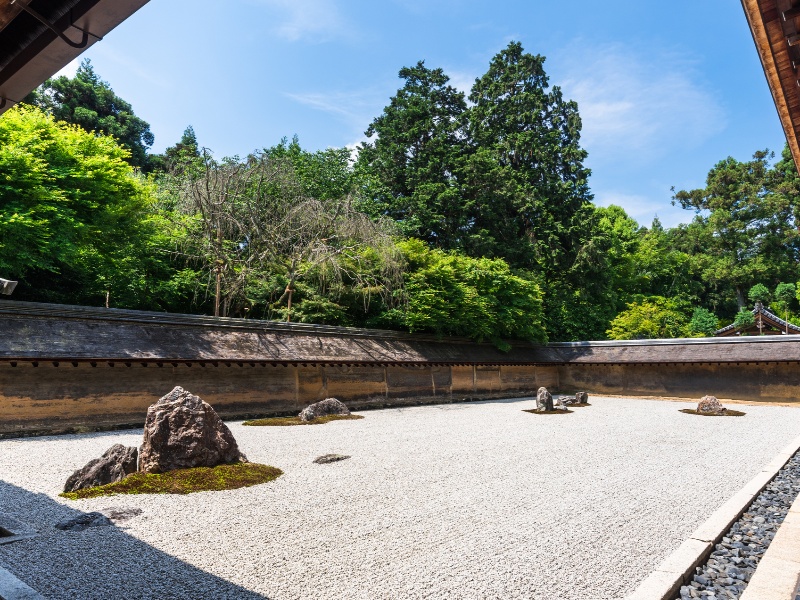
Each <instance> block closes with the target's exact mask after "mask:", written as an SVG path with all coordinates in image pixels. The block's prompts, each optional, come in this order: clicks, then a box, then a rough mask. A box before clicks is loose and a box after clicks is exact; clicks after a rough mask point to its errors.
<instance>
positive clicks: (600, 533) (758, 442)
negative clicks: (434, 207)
mask: <svg viewBox="0 0 800 600" xmlns="http://www.w3.org/2000/svg"><path fill="white" fill-rule="evenodd" d="M590 402H591V403H592V406H589V407H585V408H577V409H575V410H574V412H573V413H572V414H567V415H533V414H530V413H526V412H522V411H523V409H530V408H533V407H534V405H535V402H534V401H533V400H531V399H524V400H508V401H493V402H476V403H465V404H451V405H440V406H425V407H412V408H398V409H386V410H376V411H365V412H363V413H361V414H363V415H365V417H366V418H365V419H363V420H358V421H336V422H332V423H328V424H326V425H320V426H307V427H244V426H242V425H241V424H240V423H232V424H230V426H231V429H232V431H233V433H234V435H235V436H236V438H237V440H238V441H239V445H240V447H241V448H242V450H243V451H244V452H245V454H246V455H247V456H248V457H249V458H250V460H252V461H255V462H261V463H266V464H270V465H273V466H276V467H279V468H280V469H282V470H283V471H284V472H285V474H284V475H283V476H282V477H280V478H279V479H277V480H276V481H273V482H271V483H268V484H264V485H260V486H255V487H252V488H246V489H240V490H232V491H226V492H213V493H198V494H190V495H187V496H116V497H111V498H98V499H93V500H82V501H69V500H65V499H62V498H59V497H58V492H60V491H61V487H62V486H63V484H64V481H65V480H66V478H67V477H68V476H69V475H70V473H72V471H73V470H74V469H77V468H78V467H81V466H82V465H84V464H85V463H86V462H88V461H89V460H90V459H92V458H95V457H97V456H99V455H100V454H101V453H102V452H103V451H104V450H106V449H107V448H108V447H109V446H111V445H112V444H114V443H118V442H119V443H122V444H126V445H136V444H138V443H139V442H140V439H141V431H140V430H139V431H135V430H134V431H125V432H113V433H98V434H89V435H70V436H59V437H48V438H30V439H20V440H4V441H0V480H2V481H0V512H2V513H4V514H5V515H7V516H11V517H13V518H16V519H17V520H19V521H22V522H24V523H26V524H28V525H30V526H33V527H34V528H36V529H37V530H39V532H40V534H39V536H38V537H36V538H34V539H31V540H25V541H19V542H15V543H11V544H6V545H0V566H2V567H4V568H6V569H8V570H10V571H11V572H13V573H14V574H15V575H17V576H18V577H19V578H21V579H22V580H23V581H25V582H26V583H28V584H29V585H31V586H32V587H34V588H35V589H37V590H39V591H40V592H41V593H42V594H43V595H45V596H47V597H50V598H86V599H88V598H126V599H132V598H160V599H161V598H163V599H166V598H270V599H275V600H282V599H288V598H342V599H348V600H350V599H359V598H363V599H370V600H372V599H375V598H398V599H401V598H402V599H405V598H458V599H462V598H475V599H478V598H481V599H483V598H498V599H499V598H502V599H510V598H529V599H535V598H538V599H547V600H550V599H553V600H555V599H559V600H570V599H575V600H586V599H593V600H600V599H603V598H621V597H623V596H624V595H625V594H626V593H627V592H629V591H631V590H632V589H634V588H635V587H636V585H637V584H638V583H639V582H640V581H641V580H642V579H644V578H645V577H646V576H647V574H648V573H649V572H650V571H651V570H652V569H654V568H655V567H656V566H657V565H658V564H659V563H660V562H661V560H662V559H663V558H664V557H665V556H667V555H668V554H669V553H670V552H671V551H672V550H674V549H675V548H676V547H677V546H678V545H679V544H680V543H681V541H682V540H683V539H685V538H686V537H687V536H688V535H689V534H690V533H691V532H692V531H693V530H694V529H695V528H696V527H697V526H698V525H699V524H700V523H702V522H703V521H704V520H705V519H706V518H708V516H709V515H711V513H712V512H714V510H715V509H716V508H718V507H719V506H720V505H721V504H722V503H723V502H724V501H725V500H727V499H728V498H729V497H730V496H732V495H733V494H734V493H735V492H736V491H738V490H739V489H740V488H741V487H742V486H743V485H744V484H745V483H746V482H747V481H748V480H749V479H750V478H752V477H753V476H754V475H755V474H756V472H758V471H759V470H760V469H761V467H762V466H763V465H764V464H766V463H767V462H769V460H770V459H771V458H772V456H773V455H775V454H776V453H777V452H779V451H780V450H781V449H782V448H783V447H784V446H785V445H786V444H787V443H788V442H789V441H791V440H792V439H794V438H795V437H797V436H798V435H799V434H800V412H798V410H797V409H794V408H786V407H770V406H744V407H742V406H737V407H736V408H741V409H742V410H745V411H746V412H747V415H746V416H745V417H740V418H733V417H731V418H704V417H697V416H693V415H686V414H682V413H680V412H678V409H680V408H686V407H689V406H691V405H689V404H685V403H675V402H665V401H654V400H636V399H620V398H601V397H593V398H590ZM329 453H339V454H345V455H349V456H351V458H350V459H348V460H344V461H341V462H336V463H331V464H314V463H313V460H314V459H315V458H316V457H318V456H320V455H323V454H329ZM108 508H118V509H141V511H142V513H141V514H140V515H134V516H132V517H130V518H128V519H127V520H120V521H117V523H116V526H113V527H99V528H93V529H87V530H85V531H83V532H71V531H60V530H57V529H55V528H54V527H53V525H54V524H55V523H56V522H58V521H61V520H64V519H66V518H69V517H71V516H74V515H75V514H77V513H78V512H79V511H86V512H88V511H93V510H103V509H108Z"/></svg>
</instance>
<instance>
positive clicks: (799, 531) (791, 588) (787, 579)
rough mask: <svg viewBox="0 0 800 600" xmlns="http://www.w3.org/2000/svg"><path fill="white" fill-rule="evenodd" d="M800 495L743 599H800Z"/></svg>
mask: <svg viewBox="0 0 800 600" xmlns="http://www.w3.org/2000/svg"><path fill="white" fill-rule="evenodd" d="M799 583H800V495H798V497H797V498H795V501H794V502H793V503H792V506H791V508H789V512H788V513H787V514H786V518H785V519H784V521H783V523H781V526H780V528H779V529H778V531H777V532H776V534H775V538H774V539H773V540H772V543H770V545H769V547H768V548H767V551H766V552H765V553H764V556H762V557H761V560H760V561H759V563H758V568H757V569H756V572H755V573H754V574H753V576H752V577H751V579H750V583H748V584H747V587H746V588H745V590H744V592H743V593H742V595H741V598H740V600H773V599H774V600H795V599H796V598H798V599H800V591H798V589H797V588H798V584H799Z"/></svg>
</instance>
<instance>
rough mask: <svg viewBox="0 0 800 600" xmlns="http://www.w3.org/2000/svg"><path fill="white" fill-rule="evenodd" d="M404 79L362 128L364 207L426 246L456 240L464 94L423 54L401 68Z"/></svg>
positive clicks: (447, 245) (453, 244)
mask: <svg viewBox="0 0 800 600" xmlns="http://www.w3.org/2000/svg"><path fill="white" fill-rule="evenodd" d="M399 76H400V77H401V78H402V79H405V85H404V86H403V87H402V88H401V89H400V90H398V92H397V94H396V95H395V96H394V97H392V99H391V101H390V103H389V106H387V107H386V108H384V109H383V114H382V115H381V116H379V117H378V118H376V119H375V120H374V121H373V122H372V124H371V125H370V126H369V128H368V129H367V132H366V135H367V136H368V137H374V136H377V139H376V140H375V141H374V142H372V143H366V144H364V145H363V146H362V147H361V149H360V152H359V161H358V162H359V165H358V166H357V171H358V172H360V173H362V174H366V177H367V179H371V180H373V181H374V185H373V186H372V189H371V190H370V193H371V196H372V197H371V198H370V199H369V202H370V203H371V204H372V205H373V208H372V210H371V211H370V212H373V213H375V214H383V215H386V216H389V217H391V218H393V219H394V220H395V221H397V222H398V223H399V224H400V226H401V229H402V231H403V232H404V233H406V234H408V235H412V236H414V237H417V238H419V239H422V240H424V241H426V242H428V243H429V244H430V245H431V246H435V247H439V248H444V249H453V248H459V247H460V245H461V244H460V234H461V230H462V228H463V227H464V224H465V219H464V211H463V206H462V199H461V196H460V191H459V188H458V181H457V172H458V169H459V161H460V159H461V155H462V153H463V149H464V146H465V141H464V139H463V134H462V131H461V129H460V120H461V118H462V117H463V115H464V111H465V110H466V102H465V100H464V94H463V93H461V92H459V91H458V90H456V89H455V88H454V87H452V86H450V85H448V81H449V78H448V77H447V75H445V74H444V72H443V71H442V70H441V69H429V68H427V67H426V66H425V63H424V62H423V61H420V62H418V63H417V64H416V66H414V67H406V68H403V69H401V70H400V74H399Z"/></svg>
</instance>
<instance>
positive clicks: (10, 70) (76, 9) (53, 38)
mask: <svg viewBox="0 0 800 600" xmlns="http://www.w3.org/2000/svg"><path fill="white" fill-rule="evenodd" d="M147 1H148V0H15V2H14V3H13V4H12V0H0V114H2V113H3V112H5V111H6V110H8V109H9V108H10V107H11V106H13V105H14V104H16V103H17V102H19V101H21V100H22V99H23V98H24V97H25V96H27V95H28V94H29V93H30V92H31V91H33V90H34V89H35V88H36V87H37V86H39V85H40V84H42V83H43V82H44V81H45V80H46V79H48V78H49V77H52V76H53V75H54V74H55V73H57V72H58V71H59V70H61V69H62V68H63V67H65V66H66V65H67V64H69V63H70V62H71V61H72V60H74V59H75V58H77V57H78V56H80V55H81V54H82V53H83V52H84V51H85V50H86V49H88V48H89V47H91V46H92V45H93V44H95V43H96V42H97V41H99V40H101V39H102V38H103V37H104V36H105V35H106V34H108V32H110V31H111V30H112V29H114V28H115V27H116V26H117V25H119V24H120V23H122V21H124V20H125V19H127V18H128V17H129V16H131V15H132V14H133V13H134V12H136V11H137V10H138V9H139V8H141V7H142V6H144V5H145V4H146V3H147ZM24 7H28V8H29V9H30V10H32V11H33V12H34V13H36V15H38V16H39V17H41V18H42V20H44V23H43V22H42V21H41V20H40V19H39V18H37V17H36V16H34V15H33V14H31V13H29V12H27V11H26V10H25V8H24Z"/></svg>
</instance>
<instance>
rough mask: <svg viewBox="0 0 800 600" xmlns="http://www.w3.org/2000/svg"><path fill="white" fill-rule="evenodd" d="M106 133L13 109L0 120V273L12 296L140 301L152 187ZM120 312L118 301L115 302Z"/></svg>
mask: <svg viewBox="0 0 800 600" xmlns="http://www.w3.org/2000/svg"><path fill="white" fill-rule="evenodd" d="M128 156H129V153H128V151H127V150H126V149H124V148H122V147H120V146H119V145H118V144H117V142H116V141H115V140H113V139H112V138H110V137H108V136H104V135H94V134H90V133H87V132H86V131H84V130H83V129H81V128H79V127H77V126H75V125H69V124H66V123H63V122H57V121H56V120H55V119H54V118H53V117H52V116H49V115H47V114H45V113H44V112H42V111H41V110H39V109H37V108H34V107H26V106H18V107H15V108H14V109H12V110H10V111H8V112H6V113H5V114H4V115H3V118H2V119H0V271H2V272H3V273H5V274H6V276H7V277H10V278H19V279H20V286H19V287H18V289H17V292H16V294H17V295H18V297H20V298H22V299H26V298H38V299H42V300H50V301H69V302H80V303H87V304H94V305H98V304H99V303H100V302H101V301H102V299H103V298H104V296H105V292H106V291H110V292H111V294H112V297H113V298H114V299H115V300H121V301H122V302H123V303H124V304H123V305H127V306H141V305H142V304H145V305H146V304H147V302H148V300H147V299H146V298H147V297H148V296H149V295H150V294H151V293H152V292H151V290H150V289H149V288H150V283H149V282H147V270H148V269H150V268H155V267H154V265H152V264H151V250H152V248H151V241H152V236H153V235H154V234H155V230H154V224H153V221H152V219H151V216H152V205H153V200H154V190H153V189H152V187H151V185H150V184H149V183H148V182H146V181H144V180H142V179H139V178H136V177H134V175H133V172H132V169H131V167H130V166H129V165H128V164H127V163H126V159H127V158H128ZM116 305H117V306H119V305H120V304H119V303H118V304H116Z"/></svg>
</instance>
